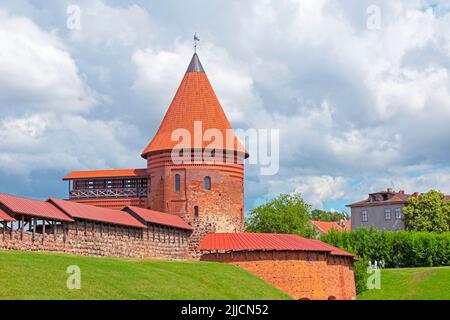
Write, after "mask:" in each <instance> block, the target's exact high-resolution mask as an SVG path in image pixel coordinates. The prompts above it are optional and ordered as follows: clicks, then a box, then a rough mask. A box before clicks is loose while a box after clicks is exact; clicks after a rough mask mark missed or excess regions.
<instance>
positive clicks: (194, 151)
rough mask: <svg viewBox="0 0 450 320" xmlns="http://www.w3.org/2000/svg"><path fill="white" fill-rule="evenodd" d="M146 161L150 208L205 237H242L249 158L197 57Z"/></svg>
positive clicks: (152, 143)
mask: <svg viewBox="0 0 450 320" xmlns="http://www.w3.org/2000/svg"><path fill="white" fill-rule="evenodd" d="M212 136H214V137H212ZM221 140H222V141H221ZM212 142H213V143H212ZM142 157H143V158H144V159H146V160H147V175H148V190H147V201H148V202H147V207H148V208H150V209H153V210H157V211H162V212H167V213H171V214H175V215H178V216H180V217H183V218H184V219H185V220H187V221H188V222H190V223H191V224H193V225H194V226H195V227H196V229H197V230H198V229H200V230H204V231H205V232H240V231H242V229H243V219H244V164H243V160H244V159H245V158H247V157H248V153H247V151H246V150H245V148H244V147H243V146H242V145H241V144H240V143H239V141H238V139H237V138H236V136H235V135H234V133H233V131H232V128H231V125H230V122H229V121H228V119H227V117H226V115H225V113H224V111H223V109H222V106H221V105H220V102H219V100H218V99H217V96H216V94H215V93H214V90H213V88H212V86H211V84H210V82H209V80H208V77H207V76H206V73H205V71H204V69H203V67H202V64H201V63H200V60H199V58H198V56H197V54H196V53H195V54H194V56H193V57H192V61H191V63H190V64H189V67H188V70H187V72H186V74H185V75H184V78H183V80H182V82H181V84H180V86H179V88H178V90H177V93H176V94H175V97H174V99H173V101H172V103H171V104H170V106H169V109H168V111H167V113H166V115H165V117H164V119H163V121H162V123H161V125H160V127H159V130H158V131H157V133H156V135H155V137H154V138H153V140H152V141H151V142H150V144H149V145H148V146H147V147H146V148H145V150H144V151H143V153H142ZM206 229H207V230H206Z"/></svg>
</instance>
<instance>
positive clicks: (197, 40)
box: [194, 32, 200, 53]
mask: <svg viewBox="0 0 450 320" xmlns="http://www.w3.org/2000/svg"><path fill="white" fill-rule="evenodd" d="M199 41H200V39H199V38H198V37H197V32H196V33H195V34H194V50H195V53H197V42H199Z"/></svg>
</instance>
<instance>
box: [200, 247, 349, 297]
mask: <svg viewBox="0 0 450 320" xmlns="http://www.w3.org/2000/svg"><path fill="white" fill-rule="evenodd" d="M201 260H203V261H215V262H224V263H229V264H232V265H235V266H237V267H240V268H242V269H245V270H247V271H248V272H250V273H252V274H254V275H256V276H258V277H260V278H261V279H263V280H265V281H266V282H268V283H270V284H272V285H273V286H274V287H276V288H278V289H280V290H282V291H284V292H286V293H287V294H288V295H290V296H291V297H293V298H294V299H298V300H301V299H308V300H335V299H337V300H350V299H356V289H355V279H354V273H353V258H352V257H343V256H334V255H331V254H329V253H324V252H317V253H315V252H291V251H285V252H283V251H272V252H268V251H254V252H230V253H206V254H203V255H202V257H201Z"/></svg>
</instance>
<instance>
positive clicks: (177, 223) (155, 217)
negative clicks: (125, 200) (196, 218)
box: [123, 206, 193, 230]
mask: <svg viewBox="0 0 450 320" xmlns="http://www.w3.org/2000/svg"><path fill="white" fill-rule="evenodd" d="M127 209H128V210H130V211H132V212H134V213H135V214H136V215H138V216H139V217H140V218H141V219H142V220H144V221H145V222H150V223H154V224H159V225H163V226H169V227H174V228H179V229H185V230H193V228H192V227H191V226H190V225H189V224H188V223H186V222H185V221H184V220H183V219H181V218H180V217H178V216H176V215H173V214H168V213H163V212H159V211H154V210H147V209H143V208H138V207H133V206H128V207H126V208H124V209H123V210H127Z"/></svg>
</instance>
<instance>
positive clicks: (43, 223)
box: [42, 220, 45, 243]
mask: <svg viewBox="0 0 450 320" xmlns="http://www.w3.org/2000/svg"><path fill="white" fill-rule="evenodd" d="M44 241H45V220H42V243H44Z"/></svg>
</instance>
